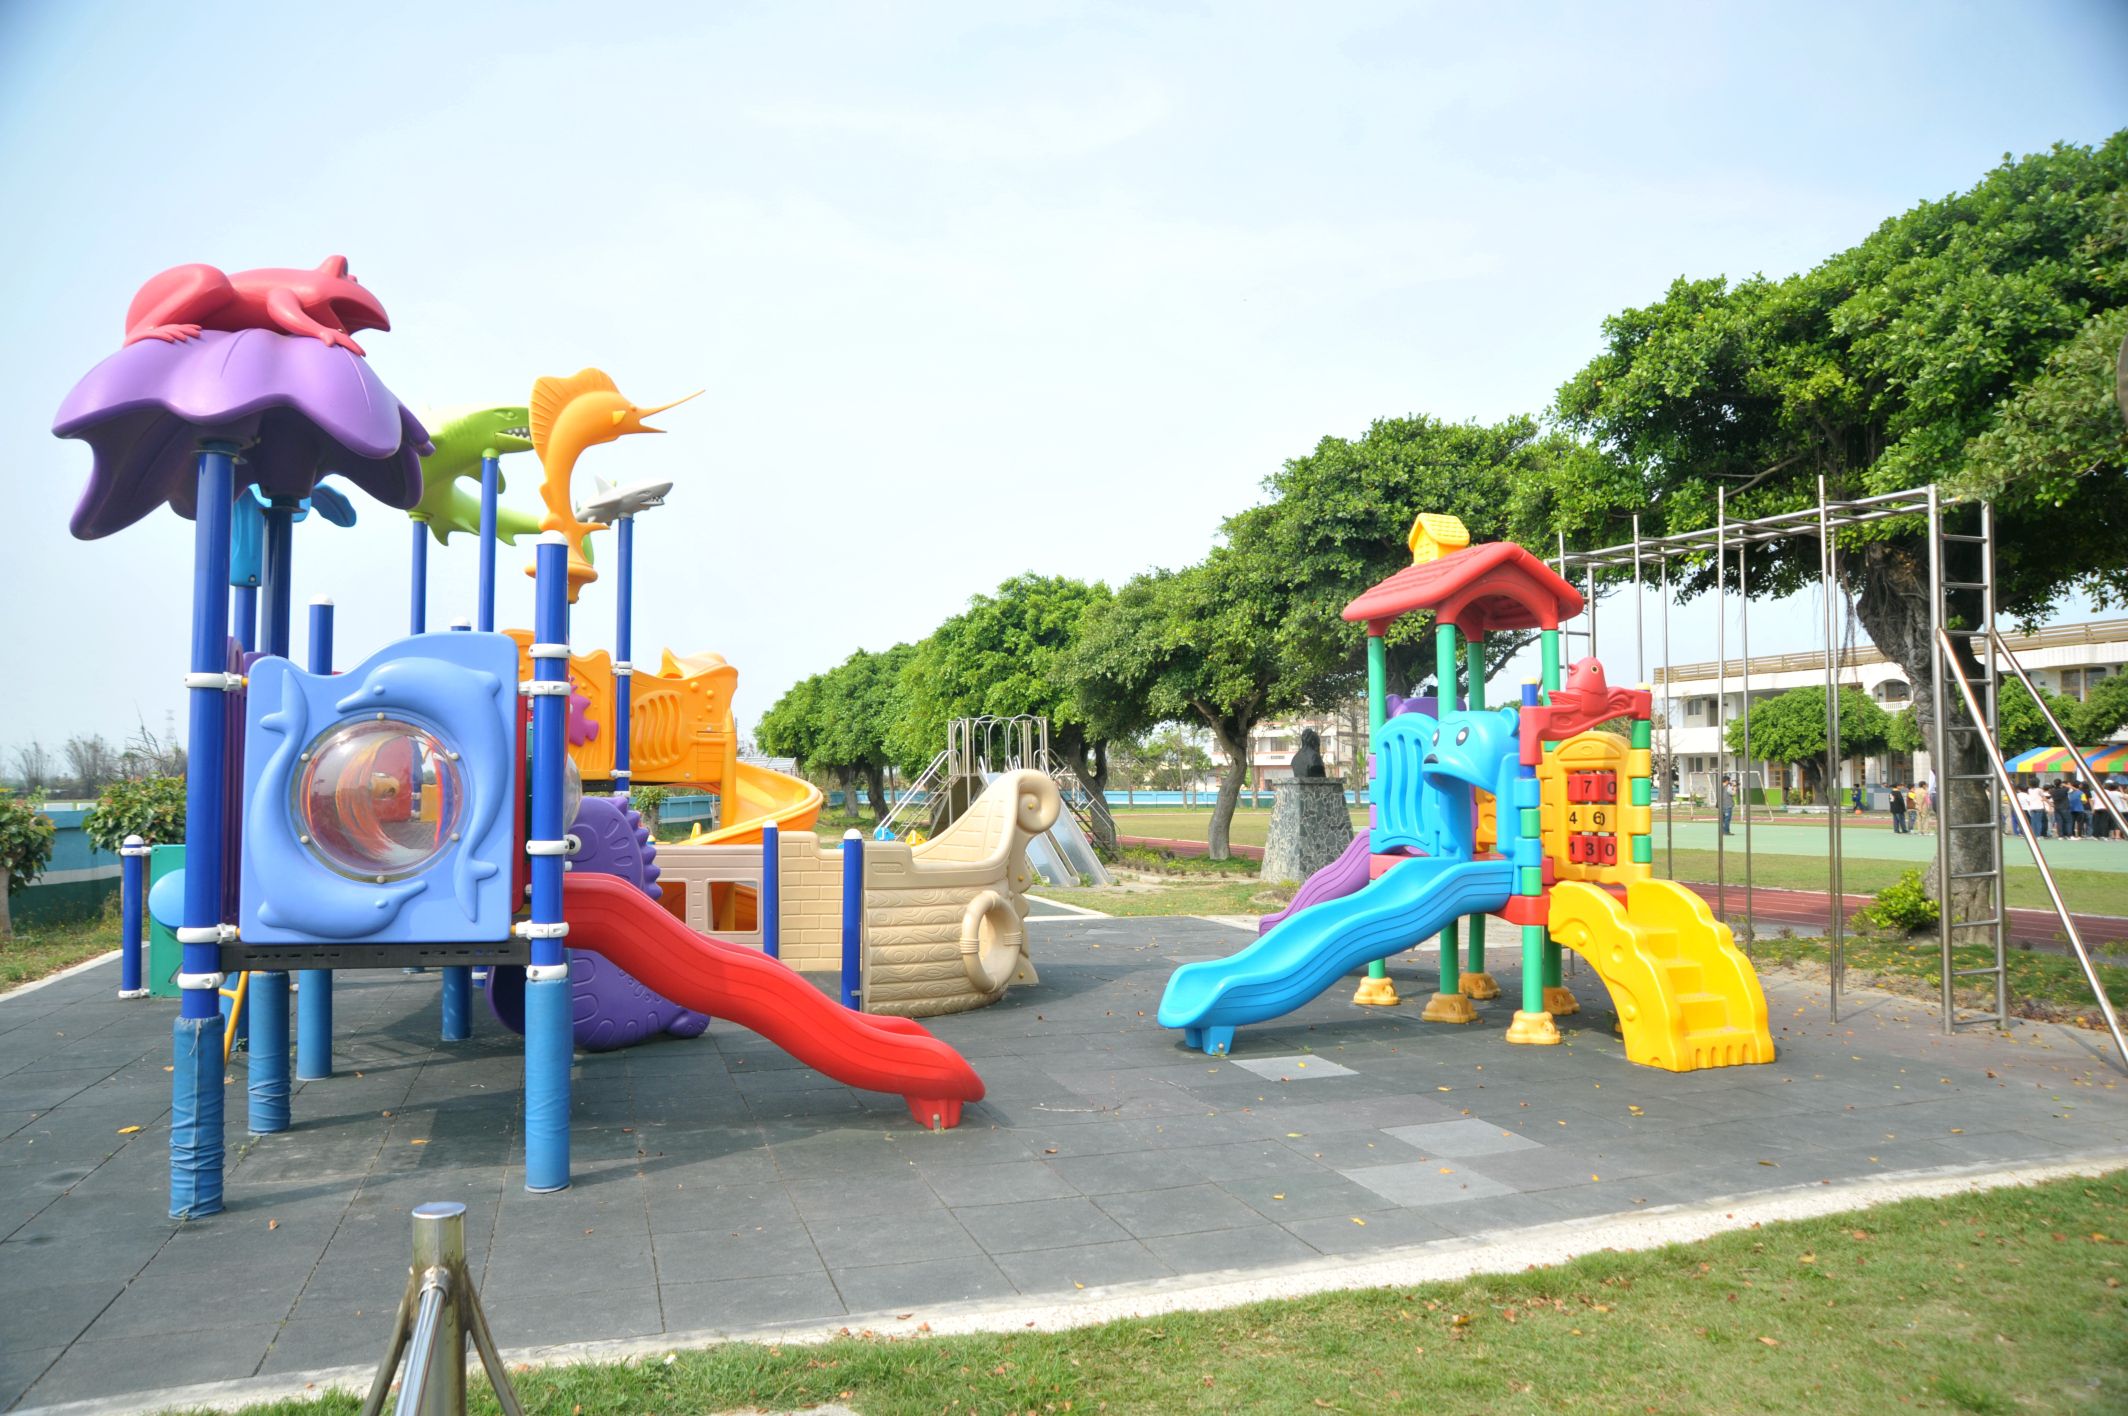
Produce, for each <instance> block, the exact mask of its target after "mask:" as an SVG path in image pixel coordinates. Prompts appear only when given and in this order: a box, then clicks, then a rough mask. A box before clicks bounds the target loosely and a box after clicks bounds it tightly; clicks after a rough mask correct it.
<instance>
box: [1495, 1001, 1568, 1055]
mask: <svg viewBox="0 0 2128 1416" xmlns="http://www.w3.org/2000/svg"><path fill="white" fill-rule="evenodd" d="M1507 1040H1508V1041H1509V1042H1519V1043H1521V1044H1523V1045H1524V1046H1526V1047H1551V1046H1553V1045H1554V1044H1556V1043H1557V1042H1558V1041H1559V1029H1558V1028H1556V1027H1553V1026H1552V1015H1551V1014H1550V1013H1525V1012H1523V1011H1522V1010H1521V1009H1520V1008H1517V1009H1516V1010H1515V1020H1514V1021H1513V1022H1512V1023H1509V1024H1508V1025H1507Z"/></svg>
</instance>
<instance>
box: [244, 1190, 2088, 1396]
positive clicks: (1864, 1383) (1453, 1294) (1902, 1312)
mask: <svg viewBox="0 0 2128 1416" xmlns="http://www.w3.org/2000/svg"><path fill="white" fill-rule="evenodd" d="M2124 1285H2128V1175H2124V1174H2122V1173H2120V1172H2116V1173H2114V1174H2113V1175H2110V1176H2106V1177H2103V1178H2100V1179H2096V1180H2085V1179H2069V1180H2062V1181H2057V1182H2054V1183H2051V1184H2047V1185H2039V1186H2033V1187H2029V1188H2021V1189H2008V1190H1996V1191H1991V1192H1988V1193H1985V1194H1980V1195H1961V1196H1955V1197H1951V1198H1945V1199H1925V1200H1913V1201H1908V1202H1905V1203H1901V1204H1895V1205H1887V1206H1884V1207H1882V1208H1878V1209H1871V1210H1860V1211H1855V1212H1851V1213H1847V1214H1841V1215H1834V1216H1828V1217H1826V1218H1823V1219H1813V1220H1803V1221H1798V1222H1794V1223H1786V1224H1774V1225H1767V1226H1765V1227H1763V1228H1759V1227H1756V1226H1755V1227H1753V1228H1751V1229H1749V1230H1742V1231H1739V1232H1736V1233H1732V1234H1725V1235H1720V1236H1718V1237H1716V1238H1714V1239H1710V1240H1706V1241H1704V1242H1700V1243H1693V1244H1676V1245H1671V1246H1669V1247H1666V1248H1662V1249H1655V1250H1650V1251H1647V1252H1643V1253H1615V1252H1605V1253H1598V1254H1591V1255H1588V1256H1587V1257H1584V1258H1580V1259H1576V1260H1574V1261H1573V1262H1571V1263H1567V1264H1562V1265H1559V1266H1556V1267H1550V1268H1532V1269H1527V1270H1524V1271H1522V1272H1519V1273H1512V1274H1502V1275H1495V1276H1485V1277H1478V1278H1470V1279H1463V1280H1457V1281H1451V1282H1441V1283H1428V1284H1421V1285H1418V1286H1416V1287H1413V1288H1382V1289H1365V1290H1359V1291H1354V1292H1345V1293H1331V1294H1324V1295H1320V1296H1316V1297H1310V1298H1302V1299H1295V1300H1291V1301H1283V1302H1267V1303H1256V1304H1251V1305H1249V1306H1247V1307H1241V1308H1233V1309H1228V1310H1225V1311H1221V1312H1211V1313H1172V1314H1166V1315H1163V1316H1159V1317H1153V1318H1137V1319H1130V1320H1126V1321H1118V1322H1112V1323H1107V1324H1104V1325H1102V1326H1099V1327H1092V1328H1084V1329H1079V1330H1076V1331H1070V1332H1054V1333H1052V1332H1021V1333H1006V1334H997V1335H987V1334H986V1335H978V1336H968V1337H924V1338H917V1339H903V1340H888V1339H881V1338H870V1337H866V1336H862V1335H859V1336H855V1337H851V1338H846V1339H841V1340H838V1341H835V1342H831V1343H827V1344H825V1345H822V1346H796V1345H793V1346H783V1347H770V1346H761V1345H752V1344H737V1343H735V1344H727V1345H721V1346H717V1347H712V1348H709V1349H706V1350H702V1351H686V1352H679V1353H676V1354H674V1355H673V1356H672V1357H671V1358H670V1359H661V1358H652V1359H648V1360H643V1361H638V1362H633V1363H620V1364H602V1365H590V1366H580V1367H558V1368H551V1369H546V1370H535V1371H527V1372H523V1373H521V1374H519V1375H518V1376H517V1379H516V1381H517V1389H518V1391H519V1393H520V1395H521V1396H522V1397H523V1399H524V1404H525V1408H526V1410H527V1411H530V1412H538V1413H552V1416H586V1413H606V1412H623V1411H626V1412H714V1411H726V1410H730V1409H733V1408H738V1407H745V1408H766V1409H769V1410H779V1411H780V1410H789V1409H794V1408H805V1407H810V1406H813V1405H816V1404H821V1403H827V1402H842V1403H845V1404H847V1405H849V1406H851V1407H853V1408H854V1409H855V1410H857V1411H859V1412H862V1413H865V1416H899V1413H916V1412H927V1413H928V1412H941V1411H944V1412H1045V1413H1046V1412H1067V1411H1068V1412H1074V1413H1079V1412H1084V1413H1092V1412H1109V1413H1116V1416H1124V1413H1140V1412H1162V1413H1164V1412H1177V1411H1204V1412H1230V1411H1263V1412H1308V1411H1335V1412H1379V1411H1419V1412H1502V1413H1505V1412H1523V1411H1546V1412H1569V1413H1572V1412H1590V1413H1603V1416H1611V1413H1616V1412H1632V1413H1659V1414H1660V1416H1669V1413H1691V1416H1697V1414H1698V1413H1703V1412H1764V1411H1781V1412H1787V1411H1822V1412H1860V1411H1892V1410H1897V1409H1900V1408H1908V1409H1914V1410H1925V1411H1963V1412H1980V1413H2005V1416H2007V1413H2022V1412H2057V1411H2058V1412H2093V1413H2096V1412H2100V1411H2119V1410H2122V1409H2124V1407H2128V1286H2124ZM733 1316H734V1319H735V1320H736V1321H744V1318H745V1315H744V1314H734V1315H733ZM379 1336H380V1340H381V1337H382V1331H381V1327H380V1333H379ZM497 1336H498V1337H499V1338H500V1339H501V1340H502V1341H503V1342H504V1343H505V1344H507V1343H508V1342H509V1340H510V1335H509V1333H508V1332H501V1333H498V1334H497ZM476 1393H477V1395H476V1397H475V1402H474V1409H475V1410H479V1411H493V1410H494V1409H495V1403H494V1401H493V1400H492V1398H491V1397H490V1396H489V1395H488V1393H487V1389H486V1386H485V1384H484V1383H476ZM356 1406H357V1402H356V1400H355V1398H353V1397H350V1396H346V1395H340V1394H334V1395H327V1396H321V1397H318V1398H315V1399H311V1398H305V1399H301V1400H290V1401H287V1402H283V1403H280V1404H277V1405H270V1406H255V1407H248V1408H245V1409H246V1410H247V1411H249V1412H252V1413H256V1414H257V1416H267V1413H273V1416H283V1413H285V1416H302V1414H303V1413H311V1412H320V1413H337V1412H351V1411H354V1410H355V1409H356Z"/></svg>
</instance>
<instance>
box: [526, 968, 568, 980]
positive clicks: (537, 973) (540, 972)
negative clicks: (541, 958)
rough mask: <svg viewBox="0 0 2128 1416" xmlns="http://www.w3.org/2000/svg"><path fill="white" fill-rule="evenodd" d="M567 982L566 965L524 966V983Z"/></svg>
mask: <svg viewBox="0 0 2128 1416" xmlns="http://www.w3.org/2000/svg"><path fill="white" fill-rule="evenodd" d="M568 981H569V966H568V965H567V964H527V965H526V966H525V982H526V983H567V982H568Z"/></svg>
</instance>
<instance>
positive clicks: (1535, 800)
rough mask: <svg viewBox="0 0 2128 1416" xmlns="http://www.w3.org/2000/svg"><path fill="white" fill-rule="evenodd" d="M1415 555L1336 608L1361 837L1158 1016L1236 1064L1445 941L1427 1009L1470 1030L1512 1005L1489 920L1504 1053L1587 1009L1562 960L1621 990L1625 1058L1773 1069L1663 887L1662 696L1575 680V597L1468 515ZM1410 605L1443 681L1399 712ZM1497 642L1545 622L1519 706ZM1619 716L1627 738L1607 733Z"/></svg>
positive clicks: (1432, 528) (1761, 1011)
mask: <svg viewBox="0 0 2128 1416" xmlns="http://www.w3.org/2000/svg"><path fill="white" fill-rule="evenodd" d="M1409 544H1410V548H1411V552H1412V564H1411V565H1410V566H1408V567H1406V568H1405V569H1403V570H1400V571H1398V572H1397V573H1396V574H1395V575H1392V576H1391V577H1389V578H1388V579H1387V580H1385V581H1383V582H1382V583H1381V584H1379V585H1377V586H1375V587H1374V588H1373V589H1371V590H1369V591H1367V592H1366V593H1365V594H1363V595H1361V596H1359V597H1358V598H1357V599H1355V600H1354V601H1353V602H1352V603H1351V604H1349V605H1347V606H1346V607H1345V610H1344V618H1345V619H1346V620H1347V621H1352V622H1358V623H1363V624H1365V626H1366V629H1367V665H1368V676H1367V677H1368V717H1369V723H1370V727H1371V729H1372V732H1371V734H1370V741H1371V742H1372V744H1373V754H1372V756H1373V762H1372V776H1371V782H1370V799H1371V800H1372V801H1373V803H1374V808H1373V821H1372V823H1371V826H1370V829H1369V831H1368V833H1367V834H1366V835H1365V836H1364V837H1361V838H1359V840H1358V841H1356V842H1355V844H1354V846H1353V847H1352V848H1350V849H1348V850H1347V851H1346V852H1345V854H1344V855H1343V856H1342V857H1340V858H1339V859H1338V860H1337V861H1335V862H1333V863H1331V864H1330V865H1329V866H1326V867H1325V868H1324V869H1323V870H1322V871H1319V872H1317V874H1316V875H1315V876H1313V877H1311V878H1310V879H1309V881H1307V882H1306V884H1305V885H1304V886H1303V889H1302V892H1301V895H1300V896H1299V897H1297V898H1296V900H1295V902H1294V906H1293V908H1291V909H1289V910H1287V911H1284V912H1282V913H1281V914H1280V915H1278V916H1274V917H1272V918H1270V919H1267V920H1266V921H1265V925H1264V930H1263V932H1262V933H1261V934H1260V935H1259V937H1258V938H1257V939H1256V941H1255V942H1254V943H1252V944H1251V945H1249V946H1248V947H1247V948H1245V949H1243V950H1242V951H1241V952H1240V953H1238V954H1236V955H1234V956H1232V957H1230V958H1226V959H1217V960H1206V961H1202V962H1197V963H1190V964H1185V965H1183V966H1182V967H1181V968H1179V969H1177V970H1176V971H1175V973H1174V975H1173V976H1172V977H1171V978H1170V979H1169V980H1168V986H1167V991H1166V994H1165V996H1164V997H1163V998H1162V1000H1161V1005H1160V1023H1161V1025H1162V1026H1164V1027H1172V1028H1181V1029H1182V1030H1183V1034H1184V1039H1185V1041H1186V1043H1187V1044H1188V1045H1189V1046H1191V1047H1195V1048H1200V1049H1202V1050H1203V1051H1205V1052H1208V1053H1213V1054H1224V1053H1227V1052H1229V1051H1231V1050H1232V1048H1233V1044H1234V1037H1235V1030H1236V1029H1237V1028H1238V1027H1240V1026H1243V1025H1246V1024H1250V1023H1257V1022H1262V1021H1265V1020H1267V1019H1270V1018H1275V1017H1279V1016H1281V1015H1283V1014H1285V1013H1287V1012H1290V1011H1292V1010H1293V1009H1294V1008H1297V1007H1299V1006H1300V1005H1302V1004H1304V1003H1306V1002H1308V1001H1309V1000H1310V999H1312V998H1314V997H1316V996H1317V995H1319V994H1321V993H1322V992H1324V991H1325V990H1327V989H1329V988H1330V987H1332V986H1333V985H1335V983H1336V982H1337V981H1338V980H1339V979H1340V978H1342V977H1344V976H1345V975H1346V974H1347V973H1348V972H1350V971H1351V970H1353V969H1355V968H1357V967H1359V966H1361V965H1366V966H1367V969H1368V977H1367V978H1366V979H1365V980H1364V981H1363V982H1362V983H1361V985H1360V989H1359V993H1358V995H1357V996H1356V998H1355V1000H1354V1001H1355V1002H1358V1003H1362V1004H1368V1005H1375V1006H1393V1005H1394V1004H1396V1003H1397V1001H1398V1000H1397V997H1396V993H1395V990H1394V988H1393V986H1392V985H1391V984H1390V981H1389V978H1388V976H1387V971H1386V969H1385V967H1384V964H1383V961H1384V960H1385V959H1386V958H1387V957H1389V956H1390V955H1392V954H1395V953H1397V952H1399V951H1401V950H1404V949H1408V948H1410V947H1412V946H1413V945H1415V944H1417V943H1418V942H1420V941H1421V940H1422V939H1424V938H1426V937H1427V936H1429V935H1432V934H1435V933H1438V934H1439V936H1440V987H1439V991H1438V992H1436V993H1435V994H1434V996H1433V998H1432V999H1431V1000H1430V1001H1429V1002H1428V1003H1427V1005H1426V1010H1425V1014H1424V1016H1425V1018H1426V1019H1427V1021H1429V1022H1443V1023H1468V1022H1472V1021H1475V1019H1476V1017H1477V1013H1476V1008H1475V1002H1476V1001H1483V1000H1487V999H1491V998H1494V997H1496V996H1498V994H1499V986H1498V984H1497V983H1496V982H1494V980H1493V978H1492V976H1491V975H1490V974H1489V973H1487V972H1486V970H1485V916H1487V915H1489V914H1490V915H1497V916H1499V917H1500V918H1501V919H1502V920H1504V921H1506V922H1507V923H1509V924H1511V925H1514V926H1517V927H1518V928H1519V929H1520V931H1521V941H1520V942H1521V945H1522V998H1521V1000H1520V1001H1521V1005H1522V1006H1521V1007H1520V1008H1519V1009H1518V1010H1517V1011H1516V1012H1515V1015H1514V1021H1513V1023H1512V1025H1511V1026H1510V1027H1509V1028H1508V1029H1507V1033H1506V1035H1507V1040H1508V1041H1509V1042H1512V1043H1525V1044H1540V1045H1541V1044H1548V1043H1556V1042H1558V1041H1559V1031H1558V1028H1557V1026H1556V1025H1555V1024H1554V1022H1553V1016H1554V1014H1566V1013H1571V1012H1574V1011H1577V1008H1578V1005H1577V1004H1576V1003H1575V1001H1574V998H1573V995H1572V993H1571V992H1569V991H1568V990H1567V989H1565V988H1564V987H1563V986H1562V981H1561V977H1560V967H1561V949H1562V947H1564V948H1567V949H1572V950H1573V951H1574V952H1575V953H1576V954H1578V955H1579V956H1580V957H1582V958H1584V959H1586V960H1587V961H1588V962H1589V964H1590V966H1591V967H1592V968H1593V969H1594V970H1595V972H1596V975H1597V977H1598V978H1600V979H1601V980H1602V981H1603V983H1604V985H1605V987H1606V988H1608V989H1609V990H1610V993H1611V996H1612V999H1613V1001H1614V1003H1615V1004H1616V1005H1617V1010H1618V1016H1619V1022H1620V1028H1621V1031H1622V1032H1623V1034H1624V1038H1625V1045H1626V1055H1627V1057H1628V1058H1629V1059H1630V1060H1632V1061H1634V1062H1637V1063H1641V1064H1644V1065H1648V1066H1655V1067H1662V1068H1664V1069H1666V1070H1670V1071H1690V1070H1695V1069H1698V1068H1703V1067H1721V1066H1735V1065H1741V1064H1748V1063H1756V1062H1770V1061H1772V1060H1773V1056H1774V1050H1773V1040H1772V1036H1771V1033H1770V1031H1769V1029H1768V1026H1767V1018H1766V1000H1765V995H1764V993H1763V992H1762V991H1761V989H1760V987H1759V983H1758V978H1757V976H1756V974H1754V973H1753V971H1752V969H1751V966H1750V963H1749V962H1748V961H1747V960H1746V959H1745V958H1744V957H1743V955H1742V954H1741V953H1739V952H1738V950H1737V948H1736V943H1735V940H1734V938H1733V937H1732V936H1731V933H1730V930H1729V927H1728V926H1727V925H1726V924H1723V923H1721V922H1720V921H1718V920H1716V919H1715V918H1714V916H1713V913H1712V912H1711V911H1710V910H1709V909H1708V908H1707V905H1706V903H1705V902H1704V901H1702V900H1700V899H1699V897H1698V896H1696V895H1694V894H1692V892H1690V891H1689V890H1686V889H1684V888H1683V887H1681V886H1678V885H1675V884H1673V883H1671V882H1669V881H1666V880H1658V879H1656V878H1655V876H1654V867H1653V864H1652V861H1653V848H1652V841H1651V838H1650V832H1651V828H1652V823H1651V802H1652V789H1651V780H1650V753H1649V742H1650V733H1651V727H1652V724H1651V719H1652V694H1651V693H1650V691H1649V690H1648V689H1647V688H1645V687H1642V688H1637V689H1631V690H1620V689H1614V688H1612V687H1610V686H1609V684H1608V683H1607V682H1606V679H1605V675H1604V670H1603V665H1602V663H1601V662H1600V661H1598V660H1597V659H1595V658H1594V657H1593V656H1591V657H1588V658H1585V659H1582V660H1581V661H1579V662H1578V663H1576V664H1575V665H1574V666H1573V668H1572V670H1571V672H1570V673H1569V674H1568V675H1567V676H1566V678H1565V679H1564V681H1563V682H1562V679H1561V672H1560V670H1561V653H1560V633H1561V628H1560V627H1561V624H1562V622H1563V621H1565V620H1568V619H1571V618H1573V617H1574V616H1576V615H1578V614H1580V613H1581V612H1582V609H1583V605H1584V601H1583V597H1582V595H1581V592H1579V591H1577V590H1576V589H1575V588H1574V587H1573V586H1572V585H1571V584H1569V583H1568V582H1567V581H1565V580H1564V579H1562V578H1561V577H1560V576H1559V575H1558V574H1557V573H1556V572H1554V571H1553V570H1552V569H1551V568H1550V567H1548V566H1546V565H1545V564H1544V563H1543V562H1542V561H1540V560H1538V559H1537V558H1536V557H1535V556H1532V555H1531V554H1530V553H1529V552H1528V551H1526V550H1524V549H1523V548H1522V547H1520V546H1517V545H1514V544H1512V543H1507V542H1501V543H1495V544H1491V545H1483V546H1472V545H1471V544H1470V538H1469V533H1468V532H1467V531H1466V530H1465V529H1464V527H1463V525H1462V523H1461V522H1460V521H1458V520H1457V519H1456V518H1454V517H1450V516H1436V515H1430V514H1422V515H1420V516H1419V517H1418V519H1417V520H1416V521H1415V522H1414V524H1413V526H1412V531H1411V538H1410V543H1409ZM1415 610H1426V611H1431V612H1432V613H1433V616H1434V620H1435V626H1436V628H1435V631H1434V633H1435V654H1436V666H1437V672H1436V678H1437V680H1438V690H1437V693H1436V695H1435V696H1434V697H1433V698H1432V699H1431V700H1427V699H1413V700H1405V699H1395V700H1393V699H1392V696H1391V695H1390V693H1389V691H1388V683H1387V654H1386V645H1385V643H1384V635H1386V634H1387V633H1388V631H1389V628H1390V626H1391V625H1392V624H1393V623H1394V622H1395V621H1396V619H1397V618H1398V617H1399V616H1401V615H1404V614H1408V613H1410V612H1412V611H1415ZM1502 630H1536V631H1538V633H1539V635H1540V643H1541V646H1542V654H1543V659H1542V663H1543V677H1542V679H1541V680H1540V681H1537V682H1531V683H1527V684H1525V685H1523V688H1522V692H1521V695H1520V702H1519V703H1515V704H1510V705H1507V706H1504V707H1500V708H1492V709H1489V708H1488V707H1487V705H1486V684H1485V674H1484V667H1483V666H1484V644H1485V636H1486V635H1487V634H1489V633H1493V632H1496V631H1502ZM1459 647H1461V648H1463V650H1464V653H1463V659H1464V661H1465V663H1466V664H1467V667H1468V672H1467V673H1466V674H1464V675H1462V676H1461V683H1460V688H1461V692H1460V693H1459V692H1458V688H1459V682H1458V680H1459V674H1458V670H1457V659H1458V649H1459ZM1619 721H1623V722H1625V723H1626V724H1627V725H1628V729H1629V734H1628V735H1621V734H1620V733H1618V732H1616V731H1614V730H1612V729H1611V728H1610V727H1609V726H1608V725H1610V724H1613V723H1616V722H1619ZM1465 921H1468V940H1469V949H1470V952H1469V955H1468V968H1467V969H1466V968H1465V967H1464V958H1463V956H1462V940H1461V938H1460V937H1459V935H1460V930H1461V926H1462V924H1463V923H1464V922H1465Z"/></svg>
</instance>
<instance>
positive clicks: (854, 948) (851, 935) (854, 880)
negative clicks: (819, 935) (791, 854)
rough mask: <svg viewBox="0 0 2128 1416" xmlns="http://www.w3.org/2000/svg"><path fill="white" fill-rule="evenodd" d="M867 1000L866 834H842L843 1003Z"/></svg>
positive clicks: (853, 830) (854, 1004) (852, 1005)
mask: <svg viewBox="0 0 2128 1416" xmlns="http://www.w3.org/2000/svg"><path fill="white" fill-rule="evenodd" d="M863 1000H864V836H863V834H862V833H860V832H859V831H858V830H857V828H856V827H854V826H852V827H851V828H850V829H849V830H847V831H845V832H843V833H842V1006H843V1007H845V1008H857V1007H861V1006H862V1005H863Z"/></svg>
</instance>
